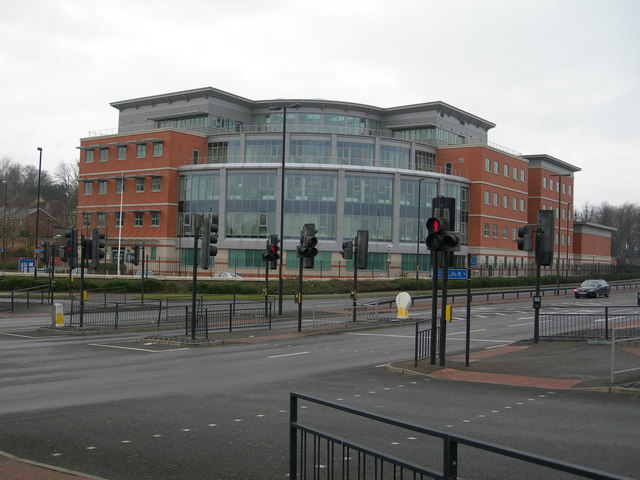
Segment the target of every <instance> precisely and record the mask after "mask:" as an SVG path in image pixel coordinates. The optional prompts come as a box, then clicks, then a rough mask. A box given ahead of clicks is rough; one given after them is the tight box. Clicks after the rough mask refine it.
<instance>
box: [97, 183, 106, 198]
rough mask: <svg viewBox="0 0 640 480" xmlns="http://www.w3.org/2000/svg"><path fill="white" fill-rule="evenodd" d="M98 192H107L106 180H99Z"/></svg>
mask: <svg viewBox="0 0 640 480" xmlns="http://www.w3.org/2000/svg"><path fill="white" fill-rule="evenodd" d="M98 193H99V194H100V195H104V194H106V193H107V181H106V180H100V181H99V182H98Z"/></svg>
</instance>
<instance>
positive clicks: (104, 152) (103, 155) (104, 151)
mask: <svg viewBox="0 0 640 480" xmlns="http://www.w3.org/2000/svg"><path fill="white" fill-rule="evenodd" d="M107 160H109V149H108V148H101V149H100V161H101V162H106V161H107Z"/></svg>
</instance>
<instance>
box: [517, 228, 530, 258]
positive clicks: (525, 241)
mask: <svg viewBox="0 0 640 480" xmlns="http://www.w3.org/2000/svg"><path fill="white" fill-rule="evenodd" d="M516 242H517V243H518V250H526V251H527V252H530V251H531V250H533V225H525V226H524V227H518V238H517V239H516Z"/></svg>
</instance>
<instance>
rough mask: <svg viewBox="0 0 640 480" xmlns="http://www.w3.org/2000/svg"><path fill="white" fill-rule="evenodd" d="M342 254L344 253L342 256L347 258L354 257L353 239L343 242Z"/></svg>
mask: <svg viewBox="0 0 640 480" xmlns="http://www.w3.org/2000/svg"><path fill="white" fill-rule="evenodd" d="M340 255H342V258H344V259H345V260H349V259H351V258H353V240H347V241H346V242H342V251H341V252H340Z"/></svg>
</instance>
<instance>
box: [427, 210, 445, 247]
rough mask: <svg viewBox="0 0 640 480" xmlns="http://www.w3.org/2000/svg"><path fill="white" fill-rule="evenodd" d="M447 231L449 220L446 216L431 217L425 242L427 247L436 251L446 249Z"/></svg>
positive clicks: (428, 221)
mask: <svg viewBox="0 0 640 480" xmlns="http://www.w3.org/2000/svg"><path fill="white" fill-rule="evenodd" d="M446 232H447V222H446V220H445V219H444V218H440V217H431V218H429V219H428V220H427V238H426V239H425V243H426V244H427V248H428V249H429V250H431V251H434V252H440V251H443V250H444V249H445V238H444V237H445V234H446Z"/></svg>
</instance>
